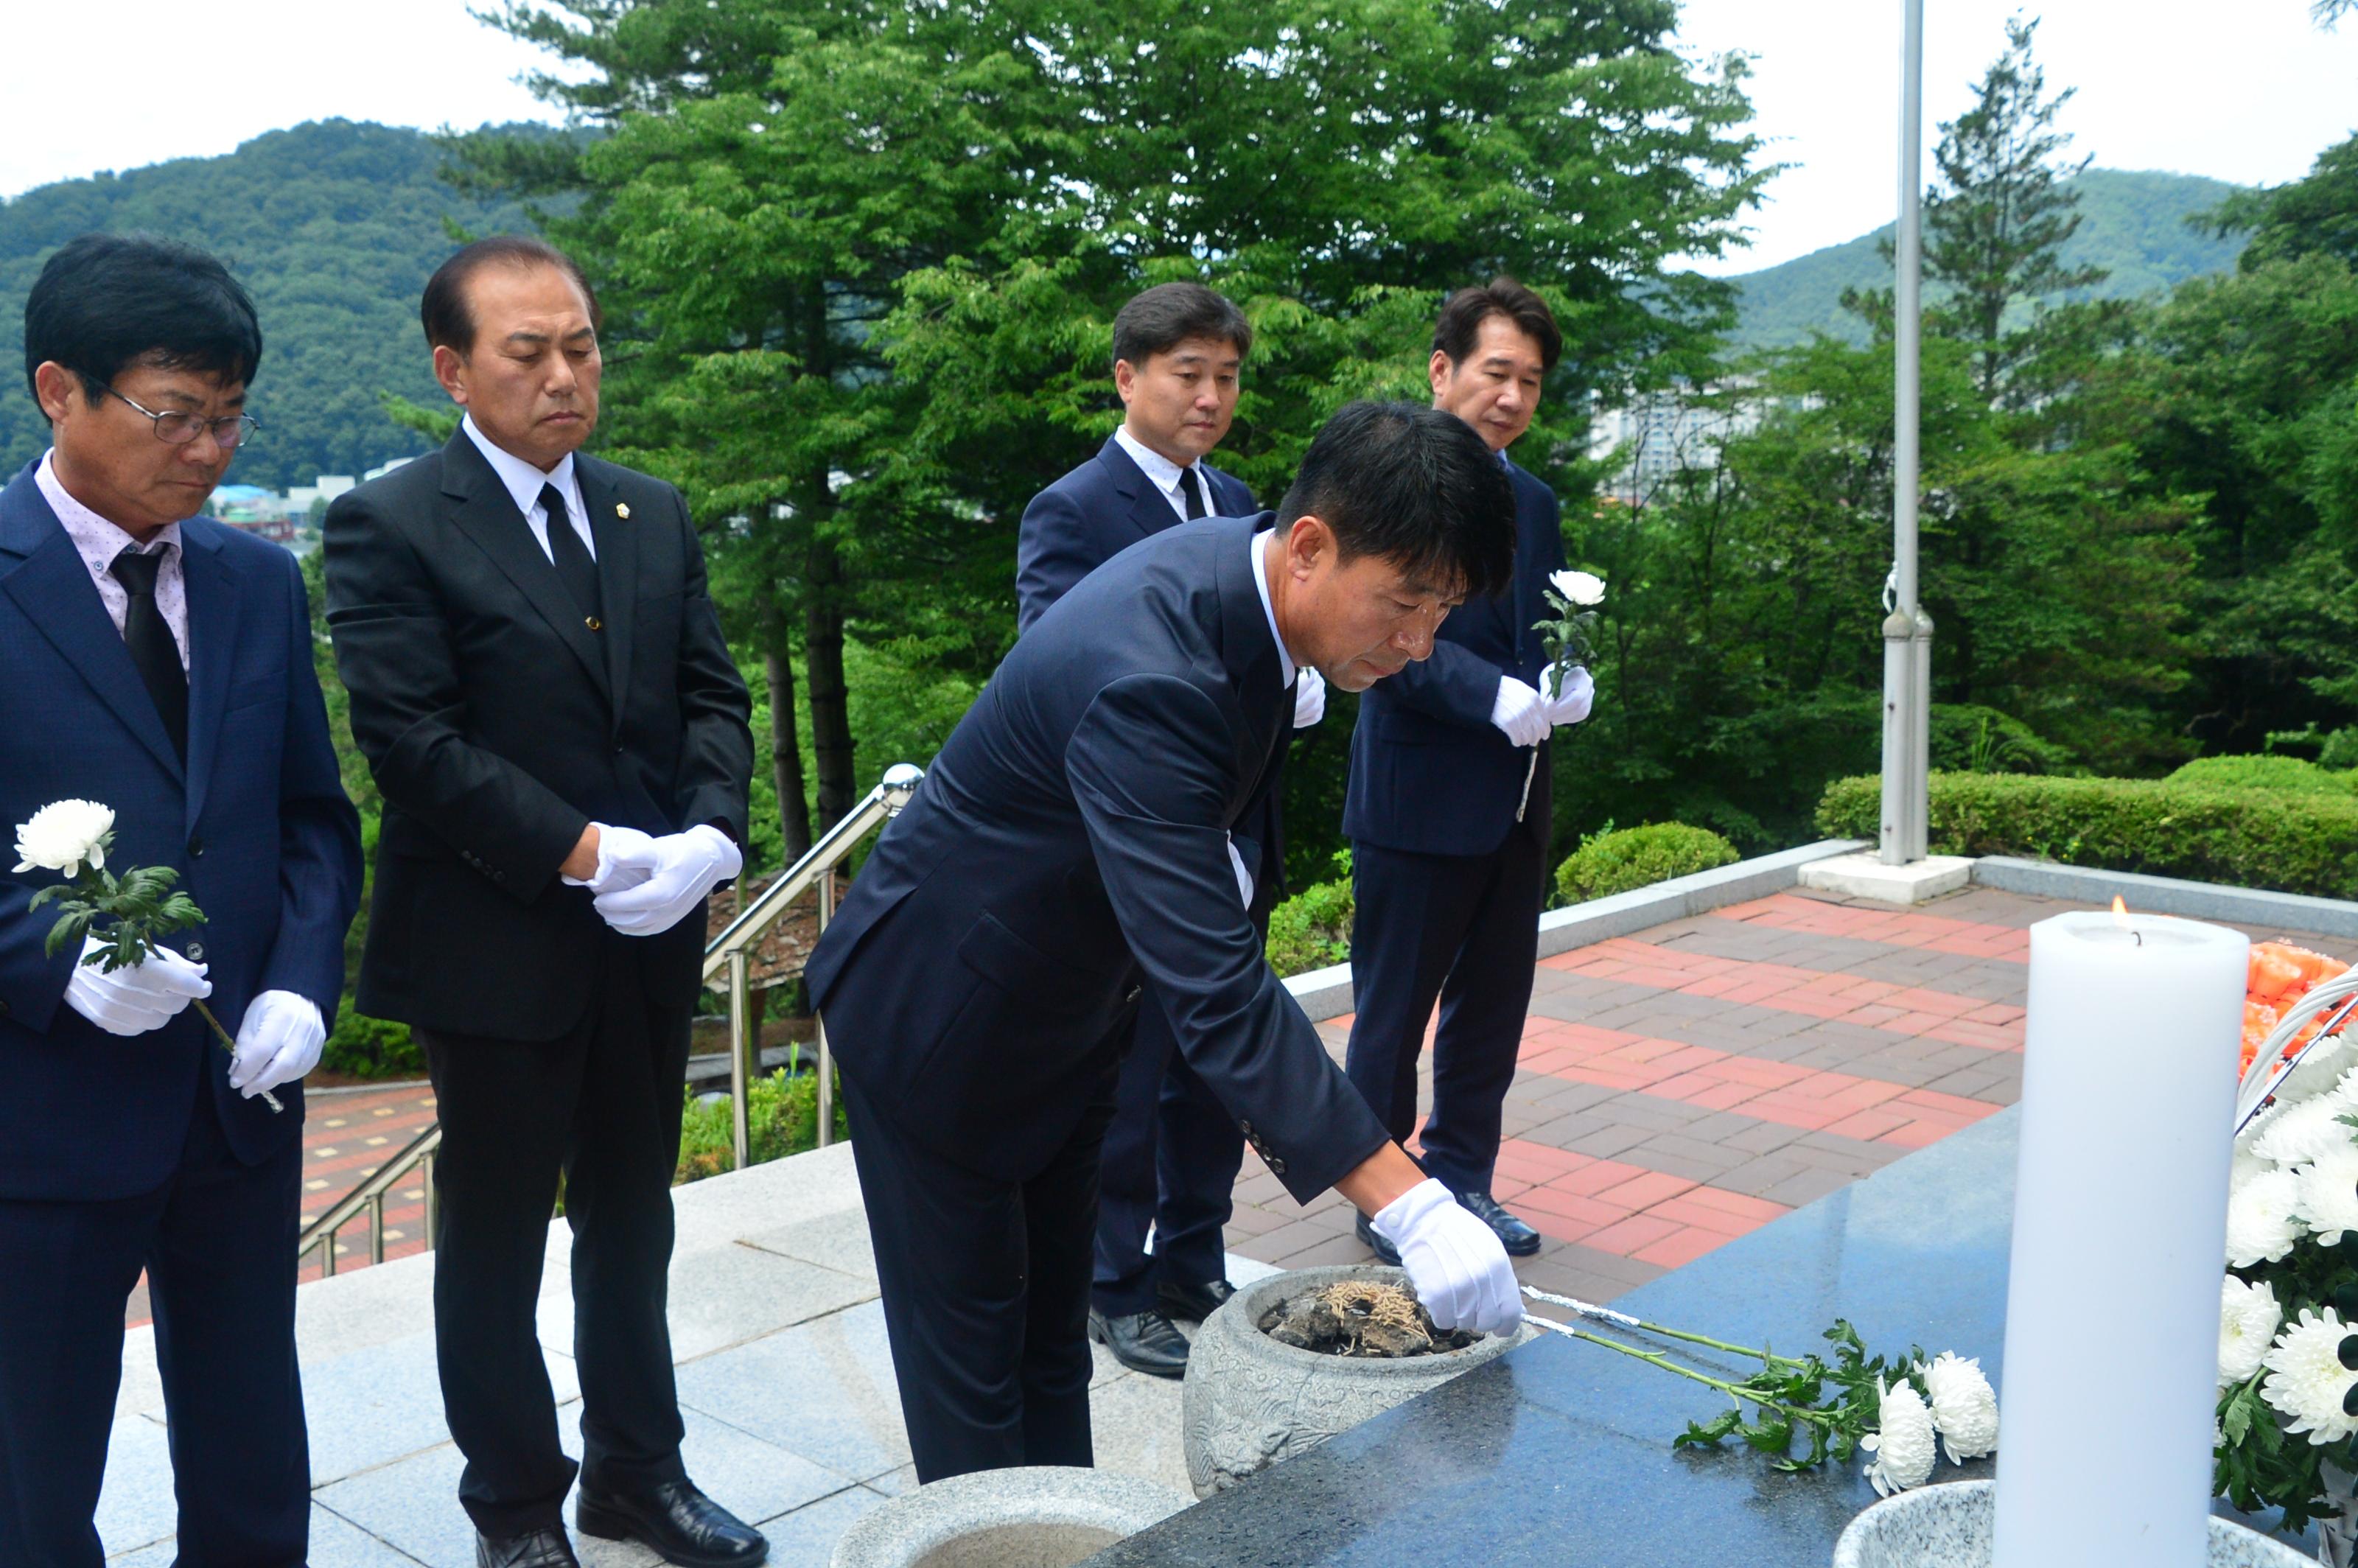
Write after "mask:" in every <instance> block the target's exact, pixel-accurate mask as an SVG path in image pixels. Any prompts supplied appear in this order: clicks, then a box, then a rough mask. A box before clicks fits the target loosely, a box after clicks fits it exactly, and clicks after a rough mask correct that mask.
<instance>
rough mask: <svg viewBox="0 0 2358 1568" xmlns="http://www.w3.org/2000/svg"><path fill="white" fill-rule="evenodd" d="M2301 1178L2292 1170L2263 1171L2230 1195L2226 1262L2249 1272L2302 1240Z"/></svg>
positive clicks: (2287, 1250)
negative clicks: (2300, 1217) (2298, 1212)
mask: <svg viewBox="0 0 2358 1568" xmlns="http://www.w3.org/2000/svg"><path fill="white" fill-rule="evenodd" d="M2299 1207H2300V1179H2299V1177H2298V1176H2295V1175H2294V1174H2293V1173H2291V1172H2290V1171H2273V1170H2272V1171H2262V1172H2260V1173H2258V1174H2256V1175H2255V1176H2253V1177H2251V1178H2250V1179H2249V1180H2248V1181H2245V1182H2244V1183H2242V1184H2239V1185H2237V1187H2236V1188H2235V1190H2234V1192H2232V1193H2230V1194H2229V1195H2227V1262H2228V1265H2229V1267H2231V1268H2236V1269H2248V1268H2250V1267H2251V1266H2252V1265H2253V1264H2255V1263H2260V1262H2268V1263H2273V1262H2275V1261H2276V1260H2277V1259H2279V1258H2281V1257H2283V1256H2284V1255H2285V1254H2286V1253H2288V1252H2289V1251H2291V1250H2292V1248H2293V1243H2294V1242H2296V1241H2299V1239H2300V1238H2301V1225H2300V1220H2299V1218H2298V1217H2297V1211H2298V1210H2299Z"/></svg>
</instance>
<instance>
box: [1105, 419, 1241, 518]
mask: <svg viewBox="0 0 2358 1568" xmlns="http://www.w3.org/2000/svg"><path fill="white" fill-rule="evenodd" d="M1113 438H1114V439H1115V440H1117V441H1119V442H1120V443H1121V449H1122V450H1123V451H1125V452H1128V453H1129V454H1130V461H1131V462H1134V463H1136V464H1137V465H1138V466H1139V469H1140V470H1141V472H1143V473H1144V474H1145V475H1146V481H1147V483H1149V484H1151V485H1152V486H1153V487H1154V488H1155V489H1157V490H1159V491H1161V492H1163V500H1165V501H1167V502H1169V503H1171V510H1172V511H1174V512H1176V513H1177V514H1179V521H1181V522H1182V523H1184V522H1185V521H1187V492H1186V491H1185V490H1184V489H1182V488H1181V487H1180V483H1179V476H1180V475H1181V474H1184V473H1185V472H1187V471H1188V469H1193V470H1195V487H1196V488H1197V489H1198V490H1199V491H1201V492H1203V496H1204V515H1205V516H1206V517H1217V516H1218V515H1219V514H1220V508H1219V504H1218V503H1217V502H1215V501H1214V500H1213V499H1212V476H1211V475H1210V474H1207V473H1206V472H1205V471H1204V465H1203V464H1201V463H1190V464H1188V465H1187V468H1184V469H1183V468H1181V467H1180V466H1179V465H1178V464H1177V463H1174V462H1173V461H1172V460H1170V459H1169V458H1166V457H1164V456H1163V454H1162V453H1161V452H1158V451H1156V450H1155V449H1153V448H1152V447H1150V446H1148V445H1147V444H1146V443H1145V442H1143V441H1141V440H1140V439H1139V438H1137V437H1135V436H1133V435H1131V434H1130V427H1129V426H1128V425H1124V426H1122V427H1120V428H1119V429H1117V430H1115V431H1114V433H1113Z"/></svg>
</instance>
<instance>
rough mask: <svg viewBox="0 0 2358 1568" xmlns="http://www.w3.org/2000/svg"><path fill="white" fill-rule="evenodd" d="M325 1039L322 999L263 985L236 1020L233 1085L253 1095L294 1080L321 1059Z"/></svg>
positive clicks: (244, 1092) (230, 1072)
mask: <svg viewBox="0 0 2358 1568" xmlns="http://www.w3.org/2000/svg"><path fill="white" fill-rule="evenodd" d="M327 1043H328V1025H327V1021H326V1020H324V1019H322V1018H321V1017H320V1016H319V1004H318V1003H316V1002H314V1001H313V1000H311V999H310V998H309V997H302V996H297V995H296V994H295V993H294V992H293V991H264V992H263V993H262V994H261V995H260V996H258V997H255V998H254V1000H253V1001H251V1002H249V1003H247V1004H246V1009H245V1017H244V1019H243V1021H242V1022H240V1023H239V1024H238V1026H237V1054H236V1055H234V1056H233V1057H232V1058H231V1059H230V1064H229V1087H232V1088H233V1089H235V1090H237V1091H238V1092H239V1093H240V1094H242V1095H243V1096H244V1097H245V1098H248V1099H252V1098H254V1096H256V1095H258V1094H260V1093H262V1092H263V1091H264V1090H265V1089H275V1088H276V1087H278V1086H279V1085H281V1084H291V1083H293V1082H294V1081H295V1080H296V1079H297V1078H299V1077H301V1076H303V1075H304V1074H306V1073H308V1072H309V1071H310V1070H311V1069H312V1068H314V1067H316V1066H318V1065H319V1048H320V1047H321V1046H323V1045H325V1044H327Z"/></svg>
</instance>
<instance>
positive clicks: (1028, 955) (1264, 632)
mask: <svg viewBox="0 0 2358 1568" xmlns="http://www.w3.org/2000/svg"><path fill="white" fill-rule="evenodd" d="M1268 525H1269V520H1268V517H1267V515H1266V514H1264V515H1262V516H1260V517H1256V518H1208V519H1204V520H1201V521H1197V522H1194V523H1184V524H1179V525H1177V526H1175V527H1172V528H1168V529H1165V530H1163V532H1161V533H1159V534H1156V535H1153V536H1152V538H1149V539H1145V540H1142V541H1141V542H1140V543H1138V544H1136V545H1133V546H1130V548H1129V549H1127V550H1124V551H1123V552H1122V553H1121V554H1120V555H1118V556H1116V557H1114V558H1113V559H1112V560H1110V561H1109V562H1107V563H1106V564H1105V565H1104V566H1102V567H1100V568H1098V569H1097V570H1096V571H1094V572H1092V573H1090V574H1089V576H1088V577H1087V579H1085V580H1084V581H1083V582H1082V583H1081V584H1080V586H1078V587H1077V588H1076V589H1073V590H1072V591H1071V592H1070V593H1068V594H1066V595H1065V597H1064V598H1063V599H1061V600H1058V601H1057V602H1056V604H1055V606H1054V607H1053V608H1052V609H1051V610H1050V611H1048V613H1046V614H1045V615H1044V616H1042V617H1041V618H1040V620H1039V621H1038V622H1037V623H1036V624H1034V625H1033V628H1032V630H1031V631H1029V632H1027V633H1024V635H1023V636H1022V637H1021V638H1020V639H1018V640H1017V642H1016V644H1015V649H1014V651H1013V652H1012V653H1011V654H1008V656H1007V659H1006V662H1005V663H1003V664H1001V665H1000V666H999V670H998V672H997V673H996V674H995V675H993V676H991V679H990V685H989V686H987V687H984V688H983V693H982V696H981V697H980V698H979V699H978V700H977V701H976V703H975V705H974V707H973V708H970V709H969V710H968V713H967V715H966V717H965V718H964V719H961V720H960V721H959V723H958V727H957V730H955V731H954V732H953V733H952V734H951V736H950V739H949V742H948V744H947V745H946V746H944V747H943V748H942V752H941V755H940V756H939V757H937V758H936V760H935V762H934V766H933V770H932V771H931V772H930V773H927V774H926V775H925V782H924V783H923V784H920V785H919V786H918V788H917V792H916V794H915V795H914V797H913V798H912V800H911V801H910V803H909V806H908V807H907V808H906V809H905V810H903V812H902V813H901V815H900V816H898V817H896V818H894V819H893V821H892V825H891V826H890V827H887V828H886V829H885V830H884V833H883V836H882V838H879V839H878V840H877V844H876V848H875V850H874V851H873V852H872V853H871V855H870V856H869V858H868V861H867V863H866V864H865V865H864V866H862V867H861V868H860V877H859V880H858V881H855V882H854V883H853V884H852V886H851V892H850V894H849V897H847V898H846V899H845V900H844V903H843V907H842V909H841V910H840V911H838V913H837V914H836V916H835V919H834V920H833V921H832V922H830V923H829V924H828V925H827V931H826V934H825V935H822V936H821V937H820V938H819V943H818V946H817V951H816V952H814V953H813V954H812V956H811V959H810V963H809V965H808V967H807V968H806V971H805V974H806V978H807V979H808V980H809V982H810V987H811V996H812V999H813V1000H814V1001H815V1002H816V1003H817V1006H818V1007H819V1008H820V1010H821V1011H822V1012H823V1013H824V1015H825V1017H826V1019H827V1038H828V1041H829V1042H830V1044H832V1045H833V1047H834V1050H835V1054H836V1058H837V1060H838V1061H839V1062H841V1063H842V1064H843V1070H844V1071H845V1072H846V1073H848V1074H849V1075H850V1076H852V1078H853V1079H854V1080H855V1081H857V1082H858V1083H859V1084H860V1087H862V1088H863V1089H865V1090H866V1091H867V1092H868V1094H869V1096H870V1097H871V1098H872V1099H873V1100H874V1102H875V1103H876V1105H877V1106H878V1107H879V1108H880V1110H881V1111H882V1114H884V1115H886V1116H887V1117H890V1118H891V1119H893V1120H894V1121H895V1122H896V1123H897V1124H898V1125H899V1126H900V1127H901V1128H902V1129H903V1131H904V1132H905V1134H906V1136H908V1137H909V1138H910V1139H912V1140H913V1141H921V1142H923V1143H925V1145H927V1146H928V1147H930V1148H932V1149H935V1150H936V1151H938V1152H941V1153H942V1154H943V1155H944V1156H946V1158H948V1159H950V1160H952V1161H954V1162H957V1163H960V1164H963V1165H965V1166H967V1167H968V1169H971V1170H975V1171H978V1172H979V1173H983V1174H985V1175H987V1176H991V1177H995V1178H998V1179H1001V1180H1008V1181H1020V1180H1023V1179H1025V1178H1027V1177H1029V1176H1030V1175H1032V1174H1033V1173H1036V1172H1037V1171H1039V1170H1040V1169H1041V1168H1043V1167H1044V1165H1045V1164H1046V1163H1047V1162H1048V1161H1049V1160H1051V1159H1052V1158H1054V1157H1055V1153H1056V1152H1057V1150H1058V1149H1059V1148H1060V1147H1061V1146H1062V1145H1063V1143H1064V1142H1065V1140H1066V1139H1067V1138H1068V1137H1070V1136H1071V1135H1072V1133H1073V1131H1074V1130H1075V1129H1076V1127H1077V1126H1078V1125H1079V1124H1080V1121H1081V1119H1082V1118H1083V1117H1084V1116H1085V1115H1086V1114H1087V1112H1088V1111H1089V1109H1090V1108H1091V1107H1092V1106H1093V1105H1098V1104H1102V1103H1104V1102H1106V1101H1108V1100H1109V1098H1110V1097H1111V1094H1112V1090H1113V1081H1114V1076H1115V1072H1116V1069H1117V1066H1118V1065H1119V1063H1120V1055H1121V1052H1122V1049H1123V1047H1124V1046H1125V1045H1126V1044H1128V1042H1129V1040H1130V1027H1131V1024H1132V1022H1134V1015H1135V1011H1136V1008H1137V1005H1138V1001H1139V992H1140V988H1139V980H1140V979H1141V972H1142V973H1143V975H1144V976H1146V977H1150V978H1152V980H1153V982H1154V991H1155V994H1156V996H1157V997H1158V998H1159V999H1160V1000H1161V1003H1162V1005H1163V1008H1164V1009H1165V1011H1166V1012H1167V1013H1168V1015H1169V1018H1170V1021H1171V1025H1172V1033H1173V1034H1174V1037H1175V1038H1176V1040H1177V1042H1178V1046H1179V1049H1180V1050H1181V1051H1182V1052H1183V1053H1184V1054H1185V1056H1186V1059H1187V1063H1188V1065H1190V1066H1192V1067H1194V1068H1195V1071H1196V1072H1197V1073H1198V1074H1199V1075H1200V1076H1202V1077H1203V1079H1204V1081H1205V1083H1206V1084H1207V1085H1208V1086H1209V1087H1210V1088H1211V1090H1212V1092H1213V1094H1214V1095H1215V1096H1217V1098H1219V1100H1220V1102H1221V1103H1222V1104H1223V1105H1225V1106H1227V1107H1228V1110H1229V1112H1230V1113H1231V1114H1232V1115H1235V1116H1236V1117H1237V1118H1238V1120H1239V1121H1240V1122H1241V1123H1242V1125H1243V1128H1244V1130H1245V1135H1246V1137H1247V1139H1248V1140H1249V1141H1250V1142H1251V1143H1252V1144H1253V1146H1254V1147H1255V1148H1256V1149H1259V1150H1260V1151H1261V1152H1262V1155H1263V1157H1264V1158H1265V1159H1267V1160H1268V1161H1269V1166H1270V1170H1271V1173H1274V1174H1275V1175H1276V1176H1277V1177H1278V1178H1279V1180H1281V1181H1282V1182H1283V1183H1284V1184H1286V1186H1287V1188H1288V1189H1289V1190H1291V1191H1292V1192H1293V1194H1294V1195H1296V1196H1297V1197H1300V1198H1303V1199H1304V1200H1306V1199H1308V1198H1309V1197H1311V1196H1312V1195H1315V1194H1317V1193H1319V1192H1321V1191H1324V1190H1325V1188H1327V1187H1329V1186H1332V1185H1333V1184H1335V1182H1336V1180H1337V1179H1338V1178H1340V1177H1341V1176H1343V1175H1344V1174H1345V1173H1347V1172H1348V1171H1350V1170H1351V1169H1352V1168H1353V1167H1354V1166H1356V1165H1357V1164H1358V1163H1359V1162H1361V1161H1363V1160H1365V1159H1366V1158H1367V1157H1368V1155H1369V1154H1371V1153H1373V1152H1375V1151H1376V1150H1377V1149H1378V1148H1379V1147H1380V1146H1381V1145H1382V1144H1383V1143H1384V1141H1385V1136H1384V1130H1383V1129H1382V1127H1381V1126H1380V1125H1379V1123H1378V1122H1377V1120H1376V1119H1375V1116H1374V1114H1373V1113H1372V1112H1370V1111H1369V1110H1368V1107H1367V1104H1366V1102H1365V1101H1363V1100H1362V1099H1361V1098H1359V1096H1358V1093H1357V1091H1356V1090H1354V1089H1353V1088H1352V1087H1351V1086H1350V1083H1349V1081H1348V1080H1347V1079H1346V1078H1345V1077H1344V1076H1343V1074H1342V1071H1341V1069H1339V1068H1338V1067H1336V1065H1334V1063H1333V1062H1332V1061H1331V1060H1330V1059H1329V1058H1328V1057H1327V1055H1326V1052H1325V1047H1324V1046H1323V1045H1321V1044H1319V1040H1318V1035H1317V1032H1316V1031H1315V1030H1314V1029H1313V1028H1312V1027H1311V1024H1310V1021H1309V1020H1308V1019H1307V1018H1305V1017H1303V1013H1302V1009H1301V1008H1300V1007H1299V1006H1298V1005H1296V1003H1295V1002H1294V1000H1293V997H1292V996H1291V995H1289V994H1288V993H1287V991H1286V989H1285V987H1284V985H1283V984H1282V982H1281V981H1280V980H1279V979H1277V977H1276V976H1275V975H1274V974H1272V973H1271V971H1270V968H1269V965H1268V963H1267V962H1266V960H1265V959H1264V958H1263V957H1262V952H1261V942H1260V935H1258V934H1257V933H1256V932H1255V931H1254V929H1253V927H1252V924H1251V922H1250V921H1249V919H1248V918H1247V915H1246V912H1245V908H1244V906H1243V904H1242V903H1239V902H1238V898H1237V882H1236V876H1235V873H1234V872H1233V871H1232V870H1231V869H1230V867H1229V863H1228V847H1227V844H1226V841H1225V836H1226V835H1227V833H1228V831H1229V830H1230V829H1232V828H1233V827H1235V826H1236V824H1237V823H1238V820H1239V819H1240V818H1242V817H1243V816H1245V815H1246V814H1247V813H1248V812H1249V810H1251V809H1252V808H1253V806H1254V803H1255V801H1256V799H1257V797H1258V796H1259V795H1260V794H1261V793H1262V792H1263V791H1264V790H1265V789H1266V786H1267V782H1268V774H1269V773H1270V771H1271V768H1272V766H1273V765H1274V762H1275V758H1276V756H1277V752H1278V746H1279V742H1280V741H1282V739H1283V737H1284V735H1285V733H1286V731H1287V730H1288V729H1289V728H1290V727H1291V725H1292V723H1293V712H1292V709H1291V703H1290V700H1289V698H1288V697H1287V693H1286V688H1285V687H1283V686H1282V685H1281V683H1280V668H1281V666H1280V664H1279V659H1278V649H1277V643H1276V639H1275V638H1274V637H1272V636H1271V633H1270V629H1269V622H1268V620H1267V618H1266V616H1265V615H1264V614H1263V612H1262V611H1261V605H1260V591H1259V589H1257V588H1256V587H1255V586H1254V583H1253V579H1252V575H1251V571H1252V563H1251V562H1250V561H1249V559H1248V558H1247V557H1248V554H1249V541H1250V539H1251V536H1252V535H1253V534H1254V533H1256V532H1257V531H1258V530H1260V529H1261V528H1263V527H1266V526H1268Z"/></svg>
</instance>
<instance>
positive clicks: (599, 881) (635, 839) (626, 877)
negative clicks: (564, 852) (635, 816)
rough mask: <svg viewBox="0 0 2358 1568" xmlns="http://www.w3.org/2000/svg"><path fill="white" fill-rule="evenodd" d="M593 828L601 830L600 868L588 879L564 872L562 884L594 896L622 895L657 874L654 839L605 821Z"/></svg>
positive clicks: (558, 875) (592, 824)
mask: <svg viewBox="0 0 2358 1568" xmlns="http://www.w3.org/2000/svg"><path fill="white" fill-rule="evenodd" d="M590 826H591V827H595V828H596V829H597V830H598V869H597V870H596V871H592V872H590V875H589V877H588V878H587V879H586V880H585V879H583V878H580V877H568V876H567V875H565V874H564V873H563V872H562V871H560V872H558V873H557V881H561V882H563V883H564V884H565V885H566V886H567V887H570V888H588V889H589V890H590V892H592V893H601V892H622V890H623V889H624V888H634V887H636V886H638V885H639V884H640V883H641V882H643V881H646V880H647V878H649V877H650V876H652V875H654V865H655V856H654V845H655V841H654V839H653V838H649V837H648V836H647V835H645V834H644V833H642V832H640V831H639V830H638V829H637V828H635V827H607V826H606V825H605V824H604V823H602V822H593V823H591V824H590Z"/></svg>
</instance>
